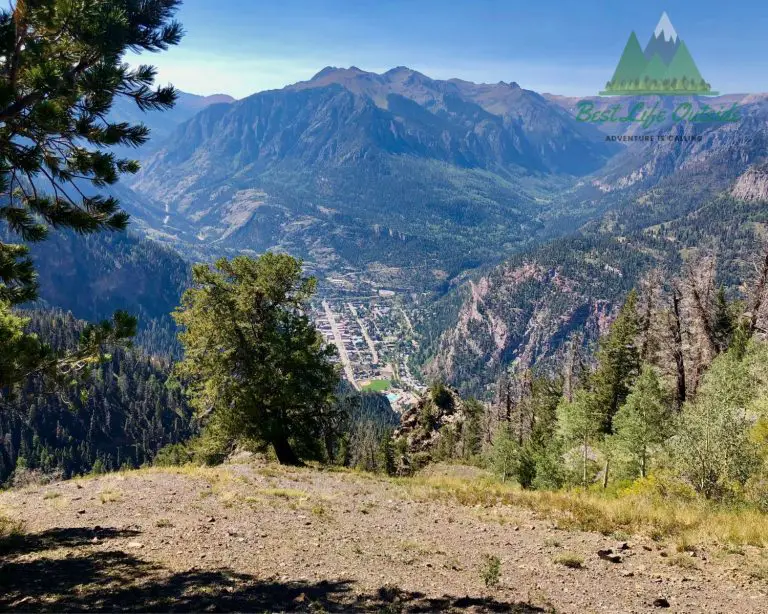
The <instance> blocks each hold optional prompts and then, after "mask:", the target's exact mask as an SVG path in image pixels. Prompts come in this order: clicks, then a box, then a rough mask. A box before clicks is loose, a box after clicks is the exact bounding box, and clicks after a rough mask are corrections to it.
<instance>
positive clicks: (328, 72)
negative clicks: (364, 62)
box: [310, 66, 369, 81]
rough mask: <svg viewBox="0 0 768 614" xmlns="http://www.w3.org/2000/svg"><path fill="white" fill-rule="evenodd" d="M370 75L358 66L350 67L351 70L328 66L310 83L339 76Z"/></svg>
mask: <svg viewBox="0 0 768 614" xmlns="http://www.w3.org/2000/svg"><path fill="white" fill-rule="evenodd" d="M366 74H369V73H367V72H366V71H364V70H362V69H361V68H358V67H357V66H350V67H349V68H339V67H337V66H326V67H325V68H323V69H322V70H321V71H320V72H319V73H317V74H316V75H315V76H314V77H312V78H311V79H310V81H319V80H320V79H323V78H326V77H331V76H337V75H366Z"/></svg>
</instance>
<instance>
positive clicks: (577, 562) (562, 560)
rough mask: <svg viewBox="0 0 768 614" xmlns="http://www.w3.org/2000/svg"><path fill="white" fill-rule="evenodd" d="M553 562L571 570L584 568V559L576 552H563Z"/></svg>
mask: <svg viewBox="0 0 768 614" xmlns="http://www.w3.org/2000/svg"><path fill="white" fill-rule="evenodd" d="M553 560H554V561H555V563H557V564H558V565H563V566H564V567H568V568H569V569H581V568H583V567H584V557H582V556H581V555H579V554H576V553H575V552H563V553H562V554H558V555H557V556H556V557H555V558H554V559H553Z"/></svg>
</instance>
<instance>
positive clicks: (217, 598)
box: [0, 529, 543, 613]
mask: <svg viewBox="0 0 768 614" xmlns="http://www.w3.org/2000/svg"><path fill="white" fill-rule="evenodd" d="M95 533H98V531H94V530H93V529H51V530H49V531H45V532H43V533H38V534H34V535H29V536H25V537H23V538H19V539H17V540H15V542H16V543H15V544H14V545H11V544H8V543H0V546H3V549H2V552H3V555H4V556H3V563H2V565H1V566H0V610H2V611H8V610H14V611H35V612H41V611H47V612H62V611H114V610H124V611H133V612H156V611H172V612H199V611H210V612H228V611H246V612H253V611H288V612H296V611H309V612H322V611H326V612H350V611H352V612H381V611H386V612H434V611H451V610H466V609H471V610H472V611H476V612H521V613H532V612H542V611H543V610H541V609H540V608H537V607H535V606H532V605H530V604H527V603H522V602H506V601H499V600H496V599H493V598H491V597H469V596H467V597H456V596H448V595H446V596H444V597H440V598H432V597H427V596H426V595H424V594H422V593H419V592H408V591H403V590H401V589H399V588H398V587H396V586H391V585H387V586H382V587H381V588H379V589H378V590H375V591H368V592H365V591H362V590H359V589H358V588H357V587H356V584H355V582H354V581H352V580H345V579H338V580H331V581H321V582H314V583H312V582H304V581H297V582H293V581H278V580H270V579H263V578H256V577H254V576H250V575H246V574H241V573H235V572H232V571H229V570H227V569H216V570H196V569H191V570H189V571H185V572H176V573H174V572H171V571H170V570H168V569H166V568H164V567H162V566H160V565H157V564H154V563H151V562H147V561H143V560H141V559H139V558H137V557H135V556H133V555H130V554H127V553H125V552H122V551H120V550H98V551H97V550H95V549H93V550H91V549H89V550H85V549H84V548H83V549H82V550H80V551H74V552H73V551H72V550H66V548H73V547H84V546H86V545H89V546H90V545H92V544H93V541H92V540H93V537H94V536H95ZM134 534H136V532H135V531H129V532H125V531H117V530H114V529H101V530H100V535H99V540H100V541H105V540H107V539H111V538H116V537H128V536H130V535H134ZM102 545H103V544H102ZM43 550H48V552H42V551H43ZM30 553H36V555H35V556H29V554H30ZM37 553H39V556H37Z"/></svg>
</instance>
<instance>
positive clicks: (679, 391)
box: [671, 290, 687, 411]
mask: <svg viewBox="0 0 768 614" xmlns="http://www.w3.org/2000/svg"><path fill="white" fill-rule="evenodd" d="M672 314H673V320H672V326H671V329H672V342H673V346H672V355H673V357H674V359H675V369H676V375H677V386H676V387H675V407H676V408H677V410H678V411H680V410H681V409H682V408H683V403H685V399H686V395H687V390H686V383H685V358H684V354H683V325H682V322H681V316H680V295H679V294H678V293H677V290H673V292H672Z"/></svg>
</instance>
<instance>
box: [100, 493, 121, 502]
mask: <svg viewBox="0 0 768 614" xmlns="http://www.w3.org/2000/svg"><path fill="white" fill-rule="evenodd" d="M121 497H122V495H121V494H120V492H118V491H116V490H102V491H101V493H99V500H100V501H101V504H102V505H104V504H105V503H116V502H118V501H120V499H121Z"/></svg>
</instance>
